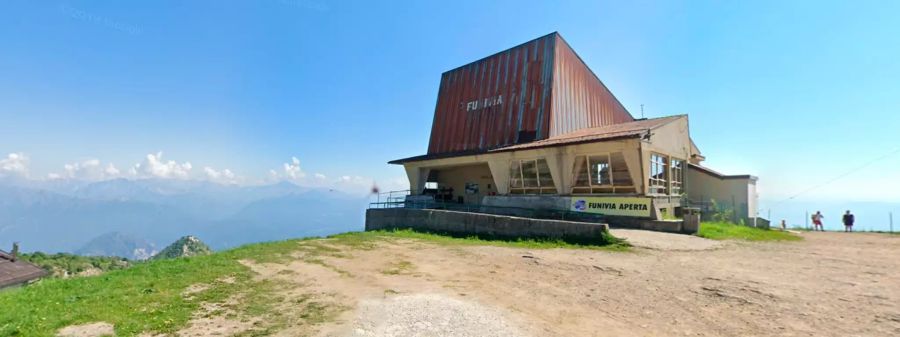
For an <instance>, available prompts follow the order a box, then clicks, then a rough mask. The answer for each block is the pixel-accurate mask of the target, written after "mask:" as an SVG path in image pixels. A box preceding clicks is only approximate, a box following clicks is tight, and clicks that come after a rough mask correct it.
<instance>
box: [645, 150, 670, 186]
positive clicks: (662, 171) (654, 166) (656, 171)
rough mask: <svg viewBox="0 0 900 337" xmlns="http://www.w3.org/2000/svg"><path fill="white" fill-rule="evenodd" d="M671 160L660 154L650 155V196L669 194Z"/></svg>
mask: <svg viewBox="0 0 900 337" xmlns="http://www.w3.org/2000/svg"><path fill="white" fill-rule="evenodd" d="M668 161H669V158H668V157H666V156H663V155H660V154H656V153H653V154H651V155H650V183H649V184H648V186H650V190H649V194H668V191H669V188H668V181H669V171H668V168H667V166H668Z"/></svg>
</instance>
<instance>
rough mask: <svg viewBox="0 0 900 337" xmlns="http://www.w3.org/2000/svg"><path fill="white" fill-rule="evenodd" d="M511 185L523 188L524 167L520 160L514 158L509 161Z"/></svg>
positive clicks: (511, 186)
mask: <svg viewBox="0 0 900 337" xmlns="http://www.w3.org/2000/svg"><path fill="white" fill-rule="evenodd" d="M509 187H510V188H521V187H523V186H522V167H521V165H520V164H519V162H518V161H515V160H513V161H512V162H511V163H509Z"/></svg>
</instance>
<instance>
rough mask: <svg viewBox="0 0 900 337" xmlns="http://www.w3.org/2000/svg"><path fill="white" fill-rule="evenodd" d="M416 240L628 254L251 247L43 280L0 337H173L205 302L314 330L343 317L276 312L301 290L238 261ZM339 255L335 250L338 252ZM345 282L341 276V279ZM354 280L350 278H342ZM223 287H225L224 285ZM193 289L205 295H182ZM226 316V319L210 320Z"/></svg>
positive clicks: (14, 295)
mask: <svg viewBox="0 0 900 337" xmlns="http://www.w3.org/2000/svg"><path fill="white" fill-rule="evenodd" d="M394 240H421V241H424V242H430V243H434V244H438V245H447V246H466V245H490V246H501V247H517V248H528V249H550V248H577V249H607V250H626V249H628V245H627V243H625V242H624V241H622V240H619V239H617V238H615V237H613V236H611V235H606V236H604V237H602V238H599V239H598V240H595V241H593V242H574V243H573V242H572V241H565V240H550V239H546V240H545V239H497V238H486V237H475V236H468V237H453V236H445V235H438V234H431V233H420V232H414V231H411V230H398V231H375V232H355V233H345V234H339V235H334V236H331V237H328V238H326V239H320V240H316V239H315V238H307V239H296V240H285V241H276V242H268V243H262V244H252V245H246V246H243V247H239V248H236V249H232V250H228V251H224V252H219V253H214V254H212V255H205V256H194V257H188V258H176V259H169V260H157V261H148V262H145V263H138V264H135V265H133V266H131V267H129V268H127V269H120V270H113V271H109V272H107V273H104V274H102V275H99V276H90V277H79V278H72V279H45V280H42V281H40V282H38V283H36V284H33V285H30V286H26V287H23V288H17V289H9V290H4V291H0V308H2V309H0V336H3V337H6V336H29V337H32V336H34V337H42V336H54V335H55V334H56V332H57V331H58V330H59V329H61V328H63V327H66V326H69V325H76V324H85V323H92V322H100V321H102V322H108V323H111V324H113V325H114V326H115V329H116V334H117V336H135V335H137V334H140V333H142V332H150V333H152V334H158V333H173V332H176V331H178V330H179V329H181V328H183V327H184V326H185V325H186V324H187V322H188V321H189V320H190V318H191V316H192V315H193V314H194V313H196V312H197V311H198V309H200V305H201V304H202V303H223V304H224V303H229V302H228V301H227V300H229V299H235V298H236V299H239V301H238V302H239V303H238V304H235V305H233V306H229V308H230V309H232V310H233V311H234V312H236V313H237V314H238V315H244V316H240V317H265V318H266V319H265V321H266V322H265V324H263V325H261V326H255V327H254V329H253V330H252V331H248V332H244V333H243V334H242V335H245V336H255V335H267V334H271V333H274V332H276V331H278V330H279V329H280V328H281V327H283V326H284V325H286V324H300V323H303V324H316V323H318V322H323V321H327V320H329V319H333V318H334V317H336V316H337V314H339V313H340V312H341V311H343V310H345V309H346V308H343V307H341V306H339V305H336V304H334V303H328V302H327V301H321V300H308V301H306V300H304V301H303V302H302V303H294V304H292V305H291V306H292V307H294V308H299V309H298V310H299V311H298V312H297V313H296V314H294V313H285V312H284V311H285V310H283V307H282V308H279V305H284V303H281V302H282V300H283V299H282V298H279V293H278V291H279V290H283V289H285V288H284V287H301V286H302V285H296V284H282V283H279V282H276V281H271V280H255V279H254V278H253V276H254V274H253V272H252V271H251V270H250V269H249V268H248V267H246V266H244V265H242V264H241V263H240V262H239V261H241V260H250V261H253V262H256V263H286V262H289V261H293V260H296V259H297V258H298V257H297V256H298V255H297V254H298V253H302V254H303V255H302V259H303V260H304V261H308V262H310V263H319V264H323V265H325V266H326V267H327V266H328V265H327V263H326V259H325V258H326V257H330V258H346V257H349V255H347V252H348V251H352V250H369V249H373V248H375V247H377V244H378V243H379V242H391V241H394ZM339 248H340V249H339ZM413 267H414V266H413V265H412V263H410V262H405V261H400V262H398V263H397V265H396V266H394V268H393V269H391V270H388V271H387V272H388V273H397V274H400V273H404V272H408V271H409V270H411V269H412V268H413ZM342 275H343V274H342ZM346 276H348V277H352V275H349V274H348V275H346ZM225 280H228V281H225ZM196 284H205V285H208V287H206V289H205V290H202V291H199V292H196V293H192V294H190V296H185V295H184V293H185V290H186V289H187V288H188V287H189V286H191V285H196ZM213 314H224V313H213Z"/></svg>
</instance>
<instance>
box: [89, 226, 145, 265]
mask: <svg viewBox="0 0 900 337" xmlns="http://www.w3.org/2000/svg"><path fill="white" fill-rule="evenodd" d="M75 254H78V255H83V256H120V257H124V258H128V259H130V260H146V259H149V258H150V257H151V256H153V255H154V254H156V247H154V245H153V244H152V243H150V242H147V241H146V240H143V239H141V238H138V237H135V236H132V235H128V234H124V233H120V232H110V233H106V234H103V235H100V236H98V237H96V238H94V239H93V240H91V241H89V242H88V243H87V244H85V245H84V246H83V247H81V248H80V249H78V250H76V251H75Z"/></svg>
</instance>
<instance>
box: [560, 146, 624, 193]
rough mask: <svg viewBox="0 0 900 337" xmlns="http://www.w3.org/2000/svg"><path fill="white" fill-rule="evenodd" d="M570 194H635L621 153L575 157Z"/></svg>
mask: <svg viewBox="0 0 900 337" xmlns="http://www.w3.org/2000/svg"><path fill="white" fill-rule="evenodd" d="M574 169H575V171H574V177H575V184H574V185H573V186H572V194H603V193H635V189H634V183H632V181H631V174H630V173H629V172H628V165H627V164H625V156H623V155H622V153H621V152H617V153H606V154H597V155H585V156H577V157H575V167H574Z"/></svg>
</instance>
